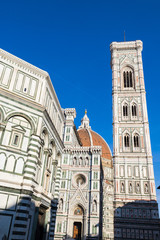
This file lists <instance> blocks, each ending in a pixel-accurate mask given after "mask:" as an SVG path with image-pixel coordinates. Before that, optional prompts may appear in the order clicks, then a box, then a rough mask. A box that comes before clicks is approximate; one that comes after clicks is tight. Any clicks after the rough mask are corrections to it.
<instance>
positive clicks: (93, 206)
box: [92, 200, 97, 213]
mask: <svg viewBox="0 0 160 240" xmlns="http://www.w3.org/2000/svg"><path fill="white" fill-rule="evenodd" d="M92 212H94V213H95V212H97V202H96V200H94V201H93V203H92Z"/></svg>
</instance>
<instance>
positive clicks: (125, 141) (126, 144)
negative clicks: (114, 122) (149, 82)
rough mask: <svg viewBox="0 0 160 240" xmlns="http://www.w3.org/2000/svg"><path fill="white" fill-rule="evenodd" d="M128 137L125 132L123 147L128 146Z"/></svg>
mask: <svg viewBox="0 0 160 240" xmlns="http://www.w3.org/2000/svg"><path fill="white" fill-rule="evenodd" d="M129 138H130V137H129V135H128V134H126V135H125V136H124V147H126V148H129V147H130V139H129Z"/></svg>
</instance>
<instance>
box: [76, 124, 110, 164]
mask: <svg viewBox="0 0 160 240" xmlns="http://www.w3.org/2000/svg"><path fill="white" fill-rule="evenodd" d="M78 135H79V138H80V140H81V143H82V146H84V147H90V146H102V158H105V159H108V160H111V159H112V156H111V151H110V149H109V146H108V144H107V143H106V142H105V140H104V139H103V138H102V137H101V136H100V135H99V134H97V133H96V132H94V131H92V130H91V129H89V128H79V129H78Z"/></svg>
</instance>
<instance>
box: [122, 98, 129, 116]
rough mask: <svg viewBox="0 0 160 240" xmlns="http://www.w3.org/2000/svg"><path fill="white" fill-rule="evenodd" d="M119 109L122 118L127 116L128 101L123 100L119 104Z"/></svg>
mask: <svg viewBox="0 0 160 240" xmlns="http://www.w3.org/2000/svg"><path fill="white" fill-rule="evenodd" d="M121 106H122V107H121V111H122V118H128V117H129V103H128V101H126V100H124V101H123V102H122V104H121Z"/></svg>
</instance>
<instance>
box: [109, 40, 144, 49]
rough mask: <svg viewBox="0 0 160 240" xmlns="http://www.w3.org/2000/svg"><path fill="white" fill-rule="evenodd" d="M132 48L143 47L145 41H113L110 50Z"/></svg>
mask: <svg viewBox="0 0 160 240" xmlns="http://www.w3.org/2000/svg"><path fill="white" fill-rule="evenodd" d="M129 49H130V50H132V49H140V50H141V51H142V49H143V43H142V41H141V40H136V41H130V42H112V43H111V44H110V51H113V50H129Z"/></svg>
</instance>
